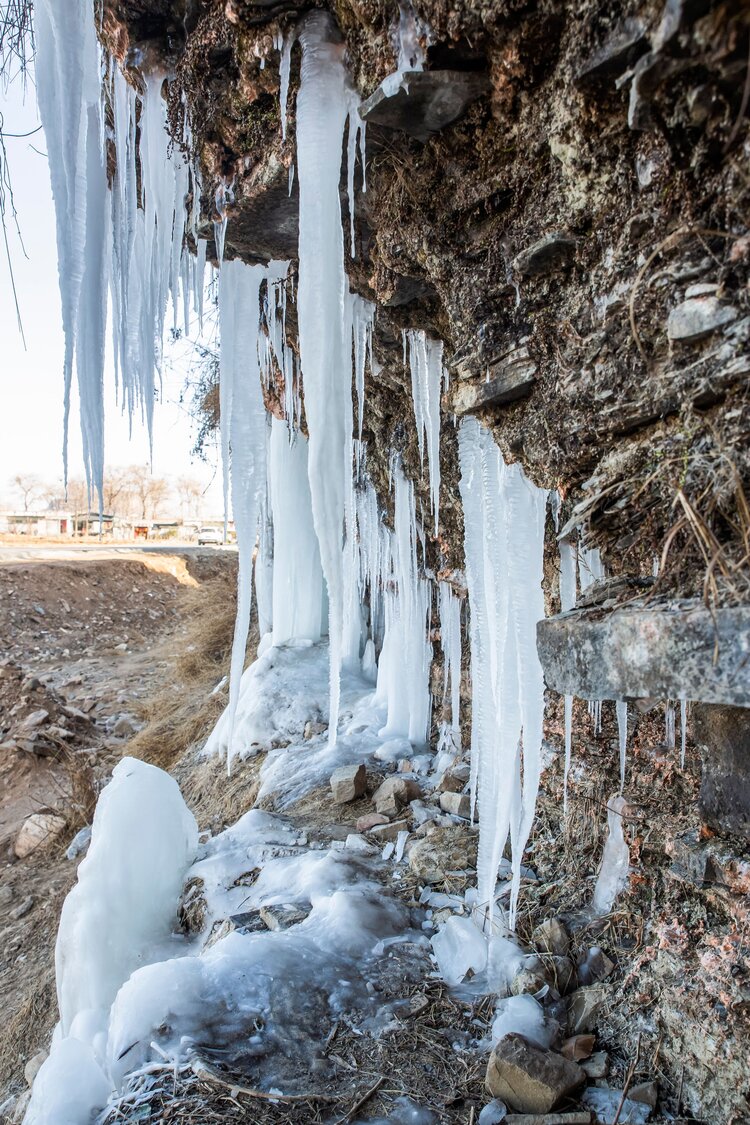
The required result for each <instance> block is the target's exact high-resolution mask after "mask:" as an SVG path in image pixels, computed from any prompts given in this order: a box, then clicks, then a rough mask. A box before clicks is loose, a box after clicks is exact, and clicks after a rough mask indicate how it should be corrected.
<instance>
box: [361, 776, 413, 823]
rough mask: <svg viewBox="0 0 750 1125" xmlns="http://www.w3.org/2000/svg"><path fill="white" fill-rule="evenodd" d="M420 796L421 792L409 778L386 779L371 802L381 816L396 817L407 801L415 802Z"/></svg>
mask: <svg viewBox="0 0 750 1125" xmlns="http://www.w3.org/2000/svg"><path fill="white" fill-rule="evenodd" d="M421 796H422V790H421V789H420V787H419V785H418V784H417V782H416V781H413V780H412V779H411V778H407V777H387V778H386V779H385V781H384V782H383V784H382V785H381V786H380V788H379V789H377V790H376V792H375V793H374V794H373V798H372V801H373V804H374V805H375V809H376V811H377V812H379V813H382V815H383V816H396V814H397V813H398V812H400V811H401V809H403V808H404V807H405V806H406V805H408V804H409V801H415V800H417V799H418V798H419V797H421Z"/></svg>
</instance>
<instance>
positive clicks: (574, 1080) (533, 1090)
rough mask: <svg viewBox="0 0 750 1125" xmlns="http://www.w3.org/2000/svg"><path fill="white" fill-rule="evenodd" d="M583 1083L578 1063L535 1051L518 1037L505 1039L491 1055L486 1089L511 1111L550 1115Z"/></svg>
mask: <svg viewBox="0 0 750 1125" xmlns="http://www.w3.org/2000/svg"><path fill="white" fill-rule="evenodd" d="M585 1079H586V1076H585V1074H584V1073H583V1071H582V1070H581V1068H580V1066H578V1065H577V1063H574V1062H570V1061H569V1060H568V1059H564V1058H563V1057H562V1055H558V1054H556V1053H555V1052H554V1051H544V1050H542V1049H540V1048H539V1047H535V1046H533V1045H532V1044H531V1043H528V1042H527V1041H526V1040H525V1039H523V1038H522V1037H521V1036H520V1035H506V1036H505V1038H504V1039H502V1040H501V1041H500V1042H499V1043H498V1045H497V1047H496V1048H495V1049H494V1051H493V1052H492V1054H491V1055H490V1061H489V1063H488V1064H487V1075H486V1078H485V1087H486V1089H487V1091H488V1093H490V1094H492V1096H493V1097H496V1098H500V1099H501V1101H504V1102H505V1104H506V1105H508V1106H510V1108H511V1109H516V1110H519V1111H520V1112H521V1113H549V1111H550V1110H552V1109H554V1108H555V1106H556V1105H559V1103H560V1102H561V1101H562V1100H563V1098H566V1097H569V1096H570V1095H571V1094H573V1093H574V1092H575V1091H576V1090H578V1089H579V1088H580V1087H581V1086H582V1085H583V1083H584V1082H585Z"/></svg>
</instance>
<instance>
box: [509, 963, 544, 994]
mask: <svg viewBox="0 0 750 1125" xmlns="http://www.w3.org/2000/svg"><path fill="white" fill-rule="evenodd" d="M529 961H530V963H529V964H527V965H525V966H524V968H522V969H521V970H520V972H518V973H516V975H515V976H514V977H513V980H512V981H511V982H510V991H511V995H512V996H525V995H526V994H528V995H531V996H535V995H536V994H537V992H541V990H542V989H543V988H544V987H545V986H546V984H547V978H546V976H545V975H544V970H543V969H542V966H541V964H540V963H539V962H538V961H537V962H536V963H534V962H533V961H532V960H531V958H529Z"/></svg>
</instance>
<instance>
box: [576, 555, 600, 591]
mask: <svg viewBox="0 0 750 1125" xmlns="http://www.w3.org/2000/svg"><path fill="white" fill-rule="evenodd" d="M603 577H604V567H603V565H602V560H601V555H600V554H599V548H598V547H592V548H591V550H586V549H585V548H583V547H581V548H579V551H578V579H579V582H580V586H581V593H583V591H584V590H587V589H588V588H589V586H590V585H591V584H592V583H593V582H597V581H598V580H599V579H600V578H603Z"/></svg>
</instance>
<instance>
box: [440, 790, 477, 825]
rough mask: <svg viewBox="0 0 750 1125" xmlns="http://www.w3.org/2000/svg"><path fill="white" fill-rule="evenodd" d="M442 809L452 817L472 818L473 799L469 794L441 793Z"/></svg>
mask: <svg viewBox="0 0 750 1125" xmlns="http://www.w3.org/2000/svg"><path fill="white" fill-rule="evenodd" d="M440 808H441V809H442V810H443V812H446V813H450V815H451V816H462V817H463V818H464V819H465V820H469V818H470V817H471V797H470V796H469V794H468V793H441V794H440Z"/></svg>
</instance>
